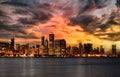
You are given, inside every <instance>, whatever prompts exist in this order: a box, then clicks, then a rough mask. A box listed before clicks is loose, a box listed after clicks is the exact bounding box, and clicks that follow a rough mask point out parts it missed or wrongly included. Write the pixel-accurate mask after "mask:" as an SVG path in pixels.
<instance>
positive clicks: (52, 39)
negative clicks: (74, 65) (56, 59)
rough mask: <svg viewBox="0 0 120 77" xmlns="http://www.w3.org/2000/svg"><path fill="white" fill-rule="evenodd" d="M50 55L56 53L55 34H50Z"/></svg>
mask: <svg viewBox="0 0 120 77" xmlns="http://www.w3.org/2000/svg"><path fill="white" fill-rule="evenodd" d="M49 55H54V34H53V33H51V34H49Z"/></svg>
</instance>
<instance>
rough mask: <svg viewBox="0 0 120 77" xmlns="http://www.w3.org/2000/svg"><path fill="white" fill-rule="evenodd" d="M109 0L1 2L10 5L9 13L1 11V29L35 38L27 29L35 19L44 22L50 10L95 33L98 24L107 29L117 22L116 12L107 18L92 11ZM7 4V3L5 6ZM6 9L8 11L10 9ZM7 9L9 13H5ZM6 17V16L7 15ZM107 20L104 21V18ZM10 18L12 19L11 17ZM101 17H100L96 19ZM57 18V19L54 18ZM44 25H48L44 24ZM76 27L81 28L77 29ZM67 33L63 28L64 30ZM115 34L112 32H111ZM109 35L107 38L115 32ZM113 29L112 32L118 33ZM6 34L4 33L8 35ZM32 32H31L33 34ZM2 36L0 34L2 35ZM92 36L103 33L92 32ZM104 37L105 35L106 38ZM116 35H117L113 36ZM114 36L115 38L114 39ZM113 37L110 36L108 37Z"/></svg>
mask: <svg viewBox="0 0 120 77" xmlns="http://www.w3.org/2000/svg"><path fill="white" fill-rule="evenodd" d="M111 1H112V0H66V1H61V0H8V1H4V2H1V3H0V4H1V5H3V6H6V5H9V6H11V7H12V8H10V10H12V14H11V13H10V12H6V13H4V12H3V11H0V17H1V19H0V30H5V31H8V32H15V33H18V35H16V36H17V37H18V38H37V37H36V36H35V35H34V34H30V35H29V34H27V32H26V29H29V28H31V27H34V26H35V24H36V23H41V24H42V23H44V24H45V23H46V22H47V21H49V20H50V19H51V18H52V17H53V14H56V15H57V13H59V14H62V15H63V18H65V19H66V18H67V19H68V20H70V23H69V24H71V26H74V25H79V26H80V27H82V28H83V29H84V31H86V32H88V33H91V34H94V33H95V30H96V29H97V28H100V29H101V30H100V32H104V33H105V31H106V29H107V28H109V27H110V25H112V24H116V25H119V23H118V22H116V21H115V18H116V16H117V17H118V15H114V16H112V15H111V16H110V17H108V18H105V17H103V18H98V17H97V16H96V15H93V12H95V11H96V10H101V9H103V8H105V7H107V6H108V5H109V2H111ZM119 4H120V1H119V0H117V3H116V6H117V7H119ZM8 8H9V7H8ZM10 10H8V11H10ZM8 13H10V14H8ZM7 17H8V18H7ZM105 19H106V20H107V21H106V22H105V23H103V22H104V20H105ZM10 20H13V21H10ZM99 20H101V21H99ZM54 21H56V20H54ZM56 26H57V25H50V26H48V27H56ZM46 27H47V26H46ZM76 31H78V32H80V30H79V29H76ZM64 32H65V33H67V32H66V31H64ZM20 33H21V34H22V35H19V34H20ZM114 34H115V33H114ZM114 34H113V36H112V34H105V35H108V36H109V37H108V40H110V38H112V37H114V38H116V37H115V36H114ZM117 34H118V33H116V34H115V35H117ZM8 35H9V34H5V36H6V37H7V36H8ZM32 35H33V36H32ZM1 36H2V35H1ZM95 36H102V35H101V34H100V35H95ZM106 39H107V38H106ZM116 39H117V38H116ZM116 39H115V40H116ZM111 40H112V39H111Z"/></svg>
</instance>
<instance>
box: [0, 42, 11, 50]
mask: <svg viewBox="0 0 120 77" xmlns="http://www.w3.org/2000/svg"><path fill="white" fill-rule="evenodd" d="M10 46H11V44H10V43H8V42H0V51H6V50H10Z"/></svg>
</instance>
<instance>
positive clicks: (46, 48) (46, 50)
mask: <svg viewBox="0 0 120 77" xmlns="http://www.w3.org/2000/svg"><path fill="white" fill-rule="evenodd" d="M44 47H45V49H44V55H45V56H47V55H48V40H47V39H46V40H45V43H44Z"/></svg>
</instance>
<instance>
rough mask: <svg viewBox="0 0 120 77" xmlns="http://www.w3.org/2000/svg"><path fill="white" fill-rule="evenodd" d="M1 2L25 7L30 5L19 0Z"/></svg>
mask: <svg viewBox="0 0 120 77" xmlns="http://www.w3.org/2000/svg"><path fill="white" fill-rule="evenodd" d="M1 4H6V5H12V6H23V7H26V6H28V5H27V4H25V3H21V2H18V1H17V0H11V1H6V2H2V3H1Z"/></svg>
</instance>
